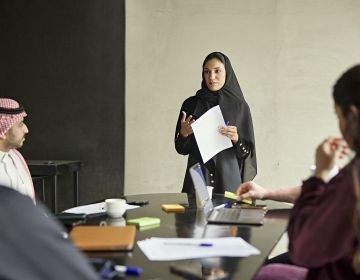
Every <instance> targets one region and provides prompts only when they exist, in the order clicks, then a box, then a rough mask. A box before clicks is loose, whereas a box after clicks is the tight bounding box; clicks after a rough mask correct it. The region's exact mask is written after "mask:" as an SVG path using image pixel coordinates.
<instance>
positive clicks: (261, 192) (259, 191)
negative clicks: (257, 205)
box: [236, 181, 267, 200]
mask: <svg viewBox="0 0 360 280" xmlns="http://www.w3.org/2000/svg"><path fill="white" fill-rule="evenodd" d="M236 194H237V196H238V197H239V200H243V199H246V198H252V199H260V200H261V199H266V194H267V190H266V189H264V188H263V187H262V186H260V185H258V184H256V183H254V182H253V181H249V182H245V183H243V184H241V185H240V186H239V187H238V189H237V190H236Z"/></svg>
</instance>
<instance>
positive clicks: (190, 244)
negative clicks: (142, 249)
mask: <svg viewBox="0 0 360 280" xmlns="http://www.w3.org/2000/svg"><path fill="white" fill-rule="evenodd" d="M163 244H164V245H175V246H178V245H180V246H198V247H211V246H213V244H212V243H209V242H200V243H190V242H164V243H163Z"/></svg>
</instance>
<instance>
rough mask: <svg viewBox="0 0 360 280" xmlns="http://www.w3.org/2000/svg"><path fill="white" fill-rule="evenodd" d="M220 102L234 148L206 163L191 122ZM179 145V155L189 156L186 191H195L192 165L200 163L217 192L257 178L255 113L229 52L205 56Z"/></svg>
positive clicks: (181, 122) (185, 108) (185, 107)
mask: <svg viewBox="0 0 360 280" xmlns="http://www.w3.org/2000/svg"><path fill="white" fill-rule="evenodd" d="M216 105H219V106H220V108H221V112H222V114H223V116H224V119H225V122H226V123H227V125H226V126H224V127H221V128H220V129H219V132H220V133H221V134H222V135H224V136H226V137H228V138H229V139H230V140H231V141H232V143H233V147H231V148H229V149H226V150H223V151H222V152H220V153H218V154H217V155H215V156H214V157H213V158H212V159H210V160H209V161H208V162H206V163H204V162H203V161H202V158H201V154H200V151H199V147H198V146H197V143H196V140H195V137H194V134H193V131H192V128H191V124H192V123H193V122H194V121H195V120H196V119H198V118H199V117H200V116H201V115H203V114H204V113H205V112H206V111H207V110H209V109H210V108H212V107H214V106H216ZM175 148H176V151H177V152H178V153H179V154H182V155H189V157H188V162H187V168H186V173H185V179H184V184H183V188H182V192H186V193H194V186H193V183H192V180H191V177H190V174H189V167H190V166H192V165H194V164H195V163H197V162H199V163H200V164H201V166H202V170H203V172H204V175H205V180H206V184H207V185H208V186H213V187H214V192H215V193H224V191H231V192H234V191H235V190H236V188H237V186H239V184H240V183H242V182H246V181H250V180H252V179H253V178H254V177H255V175H256V172H257V169H256V153H255V139H254V130H253V125H252V119H251V113H250V109H249V106H248V104H247V103H246V101H245V98H244V96H243V93H242V91H241V89H240V86H239V83H238V81H237V79H236V76H235V73H234V70H233V69H232V67H231V63H230V60H229V58H228V57H227V56H226V55H224V54H222V53H220V52H213V53H210V54H209V55H208V56H207V57H206V58H205V60H204V62H203V67H202V82H201V89H200V90H198V91H197V93H196V94H195V95H194V96H191V97H189V98H187V99H186V100H185V101H184V103H183V104H182V106H181V110H180V114H179V119H178V121H177V125H176V131H175Z"/></svg>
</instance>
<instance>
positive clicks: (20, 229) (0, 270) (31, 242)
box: [0, 186, 100, 280]
mask: <svg viewBox="0 0 360 280" xmlns="http://www.w3.org/2000/svg"><path fill="white" fill-rule="evenodd" d="M0 213H1V214H0V224H1V230H0V259H1V262H0V279H12V280H23V279H27V280H49V279H52V280H57V279H58V280H64V279H66V280H79V279H84V280H85V279H86V280H95V279H100V278H99V277H98V276H97V274H96V272H95V271H94V270H93V268H92V267H91V266H90V265H89V263H88V262H87V260H86V258H85V257H84V256H83V255H82V253H81V252H79V251H78V250H77V249H75V248H74V247H73V245H72V243H71V242H70V241H69V240H68V239H67V238H66V236H64V235H66V233H65V230H64V229H63V228H62V227H61V226H60V225H59V224H58V223H57V222H56V221H55V219H53V216H52V214H50V213H49V212H48V211H47V210H46V209H45V207H42V206H41V205H37V206H35V205H34V204H33V203H32V201H31V200H30V199H29V198H28V197H27V196H24V195H22V194H20V193H19V192H16V191H14V190H12V189H10V188H8V187H3V186H0ZM44 213H45V215H44Z"/></svg>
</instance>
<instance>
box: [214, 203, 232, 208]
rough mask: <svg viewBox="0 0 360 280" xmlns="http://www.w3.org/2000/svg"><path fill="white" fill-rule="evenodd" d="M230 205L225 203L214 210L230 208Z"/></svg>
mask: <svg viewBox="0 0 360 280" xmlns="http://www.w3.org/2000/svg"><path fill="white" fill-rule="evenodd" d="M229 205H230V204H229V203H228V202H225V203H223V204H220V205H218V206H216V207H214V209H215V210H217V209H221V208H228V207H229Z"/></svg>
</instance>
